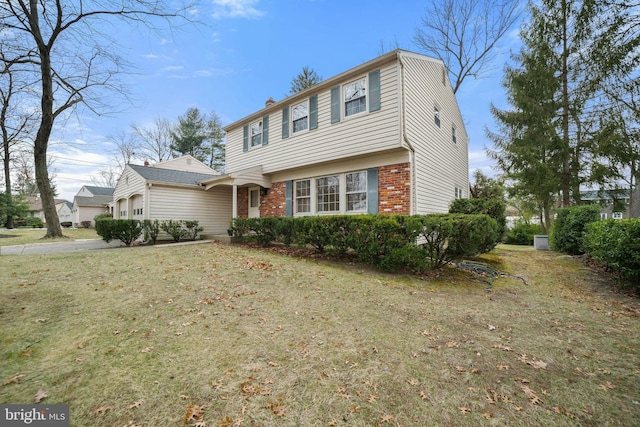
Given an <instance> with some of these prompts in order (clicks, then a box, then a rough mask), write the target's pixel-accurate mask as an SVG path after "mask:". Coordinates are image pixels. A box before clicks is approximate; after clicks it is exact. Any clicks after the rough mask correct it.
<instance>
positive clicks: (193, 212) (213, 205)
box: [149, 185, 232, 234]
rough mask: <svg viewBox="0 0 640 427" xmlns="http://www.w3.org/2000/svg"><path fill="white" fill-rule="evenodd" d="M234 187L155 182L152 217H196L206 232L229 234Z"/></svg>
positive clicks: (167, 218) (164, 218) (163, 218)
mask: <svg viewBox="0 0 640 427" xmlns="http://www.w3.org/2000/svg"><path fill="white" fill-rule="evenodd" d="M231 192H232V189H231V187H227V186H220V187H215V188H212V189H211V190H209V191H204V189H190V188H185V187H165V186H161V185H153V186H152V187H151V189H150V201H149V210H150V214H149V215H150V219H158V220H160V221H162V220H169V219H176V220H177V219H184V220H197V221H199V223H200V225H201V226H202V227H203V228H204V231H203V232H202V233H203V234H226V233H227V231H226V230H227V228H229V222H230V221H231V199H232V194H231Z"/></svg>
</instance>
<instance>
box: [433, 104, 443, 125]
mask: <svg viewBox="0 0 640 427" xmlns="http://www.w3.org/2000/svg"><path fill="white" fill-rule="evenodd" d="M436 117H437V118H438V120H437V123H436ZM433 124H434V125H436V126H437V127H438V129H441V128H442V109H441V108H440V106H439V105H438V104H433Z"/></svg>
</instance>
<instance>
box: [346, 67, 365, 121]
mask: <svg viewBox="0 0 640 427" xmlns="http://www.w3.org/2000/svg"><path fill="white" fill-rule="evenodd" d="M364 111H367V79H366V78H364V77H363V78H361V79H359V80H356V81H355V82H351V83H349V84H346V85H345V86H344V115H345V117H349V116H352V115H354V114H358V113H362V112H364Z"/></svg>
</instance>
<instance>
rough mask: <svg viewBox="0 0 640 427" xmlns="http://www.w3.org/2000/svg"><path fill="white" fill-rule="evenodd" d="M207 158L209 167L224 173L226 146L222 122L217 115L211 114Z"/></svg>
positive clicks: (208, 123) (208, 124) (208, 126)
mask: <svg viewBox="0 0 640 427" xmlns="http://www.w3.org/2000/svg"><path fill="white" fill-rule="evenodd" d="M206 143H207V156H208V157H209V162H208V166H209V167H210V168H212V169H215V170H217V171H218V172H222V171H224V165H225V145H224V131H223V130H222V121H221V120H220V117H219V116H218V115H217V114H216V113H211V114H210V115H209V118H208V119H207V139H206Z"/></svg>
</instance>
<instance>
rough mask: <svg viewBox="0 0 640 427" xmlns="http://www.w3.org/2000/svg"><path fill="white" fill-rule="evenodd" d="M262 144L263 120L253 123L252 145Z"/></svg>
mask: <svg viewBox="0 0 640 427" xmlns="http://www.w3.org/2000/svg"><path fill="white" fill-rule="evenodd" d="M258 145H262V120H261V121H259V122H255V123H251V146H252V147H256V146H258Z"/></svg>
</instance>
